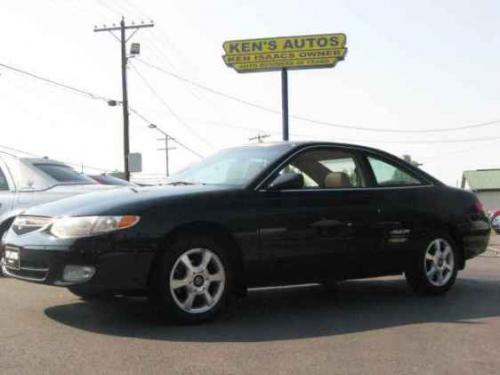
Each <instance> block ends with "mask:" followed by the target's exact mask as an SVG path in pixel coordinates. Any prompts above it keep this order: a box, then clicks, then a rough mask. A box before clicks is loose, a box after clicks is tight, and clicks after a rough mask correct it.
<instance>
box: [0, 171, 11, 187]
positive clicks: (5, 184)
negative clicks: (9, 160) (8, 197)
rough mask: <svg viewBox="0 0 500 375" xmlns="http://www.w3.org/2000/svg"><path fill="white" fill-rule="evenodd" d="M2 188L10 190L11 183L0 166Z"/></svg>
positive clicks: (0, 184)
mask: <svg viewBox="0 0 500 375" xmlns="http://www.w3.org/2000/svg"><path fill="white" fill-rule="evenodd" d="M2 190H9V184H8V183H7V178H6V177H5V174H4V173H3V171H2V169H1V168H0V191H2Z"/></svg>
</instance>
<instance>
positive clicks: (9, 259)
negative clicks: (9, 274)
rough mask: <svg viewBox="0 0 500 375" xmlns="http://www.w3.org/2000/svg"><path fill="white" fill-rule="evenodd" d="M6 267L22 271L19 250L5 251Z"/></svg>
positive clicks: (8, 249)
mask: <svg viewBox="0 0 500 375" xmlns="http://www.w3.org/2000/svg"><path fill="white" fill-rule="evenodd" d="M4 260H5V266H6V267H7V268H10V269H13V270H17V271H19V270H20V269H21V252H20V251H19V249H17V248H12V247H7V248H6V249H5V251H4Z"/></svg>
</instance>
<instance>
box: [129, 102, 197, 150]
mask: <svg viewBox="0 0 500 375" xmlns="http://www.w3.org/2000/svg"><path fill="white" fill-rule="evenodd" d="M129 109H130V112H132V113H134V114H135V115H136V116H137V117H139V118H140V119H141V120H142V121H144V122H145V123H146V124H148V125H150V124H154V122H152V121H150V120H149V119H148V118H147V117H145V116H144V115H142V114H141V113H139V112H138V111H137V110H136V109H134V108H132V107H130V106H129ZM169 137H170V139H171V140H172V141H174V142H175V143H177V144H178V145H179V146H181V147H182V148H184V149H186V150H187V151H189V152H191V153H192V154H194V155H196V156H198V157H199V158H201V159H203V158H204V156H203V155H202V154H200V153H199V152H197V151H195V150H193V149H192V148H191V147H188V146H186V145H185V144H184V143H182V142H181V141H179V140H178V139H177V138H175V137H172V136H171V135H169Z"/></svg>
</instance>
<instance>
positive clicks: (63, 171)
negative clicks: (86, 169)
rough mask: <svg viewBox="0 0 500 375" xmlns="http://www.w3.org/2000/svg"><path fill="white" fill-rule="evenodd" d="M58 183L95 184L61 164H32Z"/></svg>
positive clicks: (88, 178)
mask: <svg viewBox="0 0 500 375" xmlns="http://www.w3.org/2000/svg"><path fill="white" fill-rule="evenodd" d="M34 165H35V167H37V168H38V169H40V170H42V171H43V172H45V173H46V174H48V175H49V176H50V177H52V178H53V179H54V180H56V181H58V182H70V183H78V184H95V183H96V182H95V181H94V180H92V179H91V178H90V177H87V176H85V175H84V174H81V173H78V172H76V171H75V170H74V169H73V168H71V167H68V166H67V165H63V164H48V163H47V164H42V163H37V164H34Z"/></svg>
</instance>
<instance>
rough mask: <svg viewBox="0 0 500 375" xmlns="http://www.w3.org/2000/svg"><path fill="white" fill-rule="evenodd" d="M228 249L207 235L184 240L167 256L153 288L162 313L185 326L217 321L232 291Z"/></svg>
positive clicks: (168, 252) (164, 257) (168, 251)
mask: <svg viewBox="0 0 500 375" xmlns="http://www.w3.org/2000/svg"><path fill="white" fill-rule="evenodd" d="M231 280H232V271H231V264H230V261H229V257H228V254H227V251H226V249H225V248H224V246H222V245H221V244H220V243H219V242H218V241H216V240H214V239H212V238H210V237H205V236H193V237H183V238H180V239H179V240H177V241H175V243H174V244H173V245H172V246H170V248H169V249H167V251H166V252H165V253H164V254H163V257H162V259H161V263H160V267H159V274H158V277H157V279H156V281H155V282H154V285H152V287H153V288H154V291H153V293H154V295H155V298H154V299H155V300H156V301H157V302H158V303H159V305H160V308H161V310H162V312H164V313H165V314H166V315H168V316H170V317H172V318H174V319H175V320H177V321H179V322H181V323H187V324H193V323H200V322H204V321H207V320H211V319H213V318H215V316H216V315H217V314H218V313H219V312H220V311H221V310H222V309H223V308H224V307H225V306H226V305H227V304H228V302H229V299H230V296H231V288H232V282H231Z"/></svg>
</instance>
